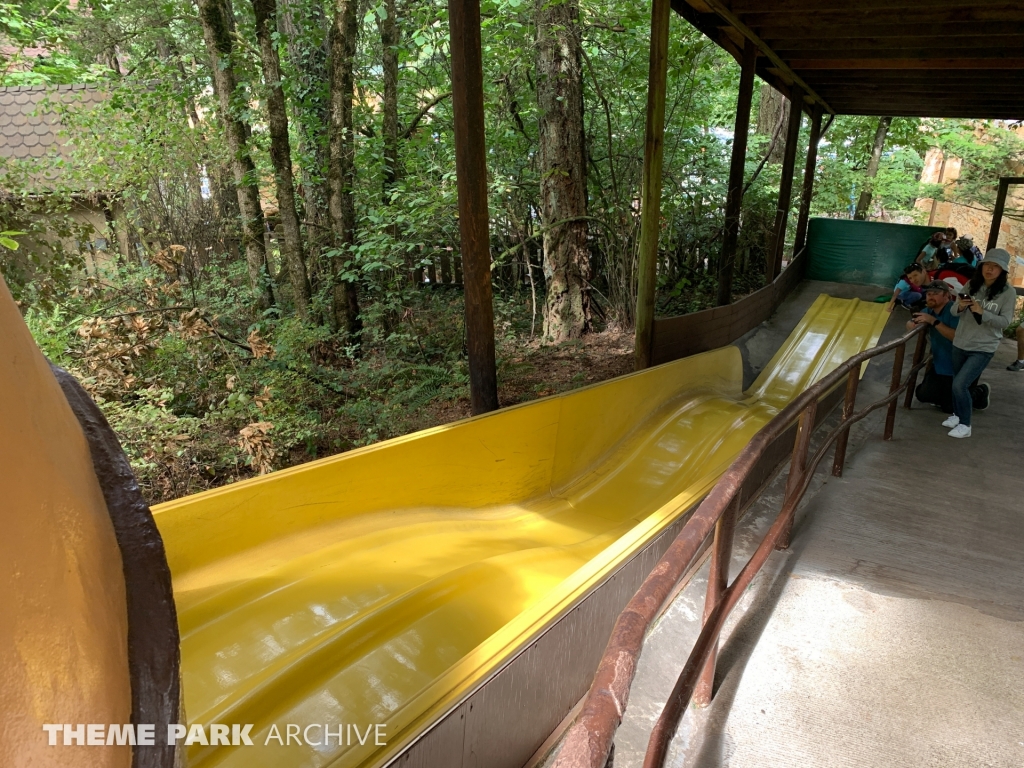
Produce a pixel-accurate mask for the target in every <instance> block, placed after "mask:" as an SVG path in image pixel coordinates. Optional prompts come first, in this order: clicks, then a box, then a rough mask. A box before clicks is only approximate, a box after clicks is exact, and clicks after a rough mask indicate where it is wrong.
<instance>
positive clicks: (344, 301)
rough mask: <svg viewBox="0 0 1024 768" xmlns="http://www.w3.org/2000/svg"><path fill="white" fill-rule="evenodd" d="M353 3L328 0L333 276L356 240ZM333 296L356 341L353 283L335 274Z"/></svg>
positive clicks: (356, 307)
mask: <svg viewBox="0 0 1024 768" xmlns="http://www.w3.org/2000/svg"><path fill="white" fill-rule="evenodd" d="M356 4H357V0H334V24H333V25H332V28H331V57H330V58H331V113H330V115H331V117H330V137H331V147H330V167H329V170H328V173H327V186H328V191H329V195H330V197H329V201H328V210H329V211H330V214H331V228H332V230H333V233H334V244H335V247H336V248H338V249H339V250H340V251H341V252H342V254H341V255H340V256H336V257H335V260H334V261H335V275H336V276H337V275H338V273H339V272H340V271H341V264H340V262H343V261H345V260H347V259H348V258H351V256H350V254H351V249H352V246H353V245H355V239H356V209H355V200H354V198H353V194H352V186H353V183H354V181H355V142H354V133H355V131H354V130H353V117H352V102H353V100H354V94H355V83H354V79H353V69H354V67H355V56H356V37H357V35H358V34H359V26H358V20H357V16H356V14H357V6H356ZM333 298H334V317H335V320H336V322H337V323H338V325H339V326H340V325H342V324H344V326H345V328H346V329H347V330H348V334H349V337H350V338H351V339H352V341H353V342H354V343H358V342H359V337H360V335H361V333H362V330H363V326H362V320H360V318H359V298H358V296H357V294H356V284H355V282H354V281H352V280H349V279H340V278H339V279H337V280H336V281H335V286H334V297H333Z"/></svg>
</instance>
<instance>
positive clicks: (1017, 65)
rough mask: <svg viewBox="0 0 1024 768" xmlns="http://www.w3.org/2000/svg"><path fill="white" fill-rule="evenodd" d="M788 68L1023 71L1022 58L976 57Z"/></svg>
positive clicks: (803, 62)
mask: <svg viewBox="0 0 1024 768" xmlns="http://www.w3.org/2000/svg"><path fill="white" fill-rule="evenodd" d="M789 65H790V66H791V67H792V68H793V69H794V70H797V71H800V70H806V69H843V70H851V69H872V70H874V69H898V70H908V69H914V70H916V69H923V70H951V69H969V70H979V69H997V70H1007V69H1024V58H1008V59H1007V58H1001V59H995V58H980V59H925V58H913V59H889V58H880V59H879V58H876V59H867V58H863V59H862V58H845V59H831V58H829V59H790V61H789Z"/></svg>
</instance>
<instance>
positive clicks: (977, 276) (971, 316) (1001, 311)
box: [942, 248, 1017, 438]
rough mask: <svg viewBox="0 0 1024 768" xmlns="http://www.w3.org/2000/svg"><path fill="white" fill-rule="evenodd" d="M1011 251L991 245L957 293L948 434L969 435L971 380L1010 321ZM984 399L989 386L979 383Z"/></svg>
mask: <svg viewBox="0 0 1024 768" xmlns="http://www.w3.org/2000/svg"><path fill="white" fill-rule="evenodd" d="M1009 268H1010V254H1009V253H1008V252H1007V251H1005V250H1004V249H1002V248H993V249H992V250H990V251H989V252H988V253H986V254H985V256H984V258H983V259H982V260H981V261H980V262H978V268H977V269H976V270H975V272H974V277H972V278H971V281H970V282H969V283H968V284H967V286H966V288H965V289H964V291H963V292H962V293H960V300H959V301H958V302H957V304H956V306H955V307H954V308H953V314H955V315H957V316H959V317H960V322H959V323H958V324H957V326H956V333H955V334H954V336H953V415H952V416H950V417H949V418H948V419H946V420H945V421H944V422H942V426H944V427H950V431H949V436H950V437H959V438H963V437H970V436H971V412H972V410H973V408H972V402H971V391H970V387H971V384H972V383H973V382H974V381H976V380H977V378H978V377H979V376H980V375H981V372H982V371H984V370H985V368H986V367H987V366H988V364H989V362H990V361H991V360H992V356H993V355H994V354H995V352H996V349H997V348H998V347H999V341H1000V340H1001V339H1002V338H1003V329H1005V328H1006V327H1007V326H1008V325H1009V324H1010V323H1011V322H1012V321H1013V310H1014V306H1015V305H1016V303H1017V293H1016V292H1015V291H1014V290H1013V288H1012V287H1011V286H1010V285H1008V280H1007V278H1008V270H1009ZM980 386H981V387H982V388H983V389H984V390H986V391H985V395H986V397H985V400H986V401H987V400H988V395H989V393H990V391H991V387H989V385H988V384H981V385H980Z"/></svg>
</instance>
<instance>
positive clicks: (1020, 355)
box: [1006, 323, 1024, 372]
mask: <svg viewBox="0 0 1024 768" xmlns="http://www.w3.org/2000/svg"><path fill="white" fill-rule="evenodd" d="M1016 335H1017V359H1016V360H1014V361H1013V362H1012V363H1010V364H1009V365H1008V366H1006V370H1008V371H1015V372H1020V371H1024V323H1021V324H1020V325H1018V326H1017V334H1016Z"/></svg>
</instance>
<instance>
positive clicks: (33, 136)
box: [0, 85, 106, 186]
mask: <svg viewBox="0 0 1024 768" xmlns="http://www.w3.org/2000/svg"><path fill="white" fill-rule="evenodd" d="M104 99H106V94H105V93H104V92H103V91H100V90H98V89H96V88H95V87H93V86H88V85H58V86H44V85H30V86H12V87H6V88H0V163H2V162H3V161H5V160H15V161H17V160H28V161H31V160H32V159H40V158H43V157H47V156H50V155H59V156H63V157H67V153H66V151H65V142H66V139H65V136H64V133H63V126H62V124H61V117H60V107H62V106H67V107H75V108H77V107H81V106H84V107H89V106H93V105H96V104H99V103H101V102H102V101H103V100H104ZM48 176H49V175H48V174H45V173H43V172H42V168H41V169H40V173H38V174H33V175H32V181H33V186H43V185H46V183H47V182H48V181H49V182H52V181H53V179H52V178H48Z"/></svg>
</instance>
